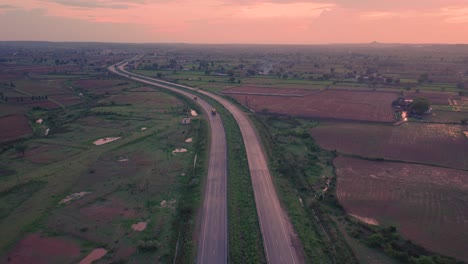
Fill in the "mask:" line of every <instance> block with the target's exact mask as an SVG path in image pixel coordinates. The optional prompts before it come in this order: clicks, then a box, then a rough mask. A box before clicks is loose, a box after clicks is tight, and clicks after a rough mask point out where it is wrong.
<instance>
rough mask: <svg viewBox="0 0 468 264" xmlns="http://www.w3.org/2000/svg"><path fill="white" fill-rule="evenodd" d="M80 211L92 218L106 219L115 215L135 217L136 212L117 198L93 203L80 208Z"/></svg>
mask: <svg viewBox="0 0 468 264" xmlns="http://www.w3.org/2000/svg"><path fill="white" fill-rule="evenodd" d="M80 213H81V214H83V215H85V216H87V217H88V218H90V219H94V220H103V221H108V220H112V219H114V218H116V217H123V218H136V217H138V215H139V214H138V212H137V211H135V210H134V209H130V208H126V207H125V206H124V205H123V204H122V203H121V202H120V201H119V200H117V199H109V200H107V201H106V202H102V203H94V204H92V205H90V206H88V207H84V208H82V209H80Z"/></svg>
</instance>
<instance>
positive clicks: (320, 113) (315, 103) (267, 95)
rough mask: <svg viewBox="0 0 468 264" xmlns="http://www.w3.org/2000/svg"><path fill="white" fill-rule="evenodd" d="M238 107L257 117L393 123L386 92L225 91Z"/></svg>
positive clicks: (390, 98)
mask: <svg viewBox="0 0 468 264" xmlns="http://www.w3.org/2000/svg"><path fill="white" fill-rule="evenodd" d="M226 94H228V95H229V96H231V97H233V98H235V99H236V100H237V101H238V102H239V103H241V104H243V105H245V106H247V107H249V108H251V109H253V110H255V111H256V112H261V113H270V114H278V115H292V116H298V117H305V118H316V119H325V120H352V121H364V122H386V123H390V122H393V121H395V115H394V111H393V109H392V107H391V104H392V102H393V101H394V100H396V99H397V98H398V94H396V93H390V92H369V91H346V90H316V91H313V90H310V91H308V90H303V89H293V91H291V90H290V89H271V88H261V87H250V86H249V87H237V88H232V89H229V90H227V91H226Z"/></svg>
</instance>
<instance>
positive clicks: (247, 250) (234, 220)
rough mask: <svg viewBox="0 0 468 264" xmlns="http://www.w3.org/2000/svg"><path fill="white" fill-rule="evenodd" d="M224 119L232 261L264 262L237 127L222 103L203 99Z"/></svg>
mask: <svg viewBox="0 0 468 264" xmlns="http://www.w3.org/2000/svg"><path fill="white" fill-rule="evenodd" d="M204 99H205V100H207V101H208V102H209V103H210V104H211V105H212V106H213V107H215V108H216V109H217V111H218V113H219V114H220V115H221V116H222V118H223V123H224V129H225V131H226V141H227V145H228V221H229V223H228V226H229V258H230V259H229V261H230V262H231V263H266V259H265V255H264V251H263V242H262V236H261V232H260V225H259V222H258V216H257V210H256V207H255V197H254V193H253V188H252V181H251V179H250V171H249V164H248V161H247V156H246V152H245V147H244V142H243V140H242V134H241V132H240V129H239V126H238V125H237V122H236V121H235V119H234V117H233V116H232V115H231V113H229V112H228V111H227V110H226V109H225V108H224V107H223V106H221V104H219V103H217V102H216V101H214V100H213V99H209V98H204Z"/></svg>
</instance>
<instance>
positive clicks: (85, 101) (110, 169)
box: [0, 66, 207, 263]
mask: <svg viewBox="0 0 468 264" xmlns="http://www.w3.org/2000/svg"><path fill="white" fill-rule="evenodd" d="M44 67H45V66H44ZM5 68H6V70H5V71H7V72H14V73H15V74H10V75H8V77H9V78H11V79H9V80H8V87H7V85H5V84H4V85H3V86H2V84H1V83H0V92H3V93H2V99H3V101H2V103H1V104H0V110H1V117H0V127H2V129H1V131H0V139H1V141H2V146H1V151H0V182H1V184H0V208H1V209H0V233H1V234H2V235H1V236H0V262H1V263H4V262H5V263H35V262H40V263H67V262H73V263H78V262H80V261H81V260H83V259H85V257H87V256H88V255H89V254H91V255H93V254H97V255H100V256H102V259H101V260H100V261H103V262H114V263H116V262H130V263H154V262H159V263H161V262H162V263H168V262H170V261H172V259H173V258H174V256H176V257H177V258H180V259H190V258H192V257H193V256H194V254H195V253H194V252H195V249H194V248H193V245H192V243H191V240H192V238H193V237H192V234H193V229H194V224H195V223H194V221H193V219H195V216H194V215H193V212H195V211H196V208H197V207H198V203H199V200H200V198H201V184H200V183H201V182H202V181H203V178H202V177H203V170H204V163H205V155H206V152H205V150H204V149H205V148H206V145H205V144H206V140H207V138H206V137H207V127H206V123H205V121H204V120H203V115H199V117H197V118H195V119H192V123H191V125H181V124H180V121H181V119H182V118H183V117H186V116H189V115H190V109H197V108H196V106H194V105H192V104H191V103H190V102H189V101H185V100H181V99H180V98H177V97H174V96H173V95H169V94H167V93H163V92H160V91H158V90H155V89H153V88H150V87H145V86H141V85H139V84H137V83H134V82H128V81H126V80H123V79H118V78H114V77H111V78H109V77H108V76H107V75H106V74H105V73H99V72H98V73H96V72H87V73H85V74H81V75H74V74H73V75H67V74H66V73H63V74H61V75H54V74H48V73H49V72H48V71H47V67H45V68H44V69H42V68H41V69H42V70H40V71H39V70H37V72H36V71H35V72H34V73H30V75H29V77H30V78H34V80H32V79H29V78H28V76H26V75H25V74H24V72H22V70H25V68H20V69H21V72H20V74H16V73H17V71H16V70H12V69H11V68H8V67H5ZM18 70H19V69H18ZM33 70H34V69H33ZM38 74H41V75H38ZM10 82H11V83H13V85H10ZM46 95H47V98H45V96H46ZM4 96H7V97H10V98H11V97H14V96H17V97H18V99H16V98H15V100H13V102H12V101H11V100H9V99H10V98H8V99H7V100H5V97H4ZM32 96H35V97H34V99H33V98H32ZM20 98H21V99H20ZM54 102H57V103H54ZM48 104H52V105H50V106H49V105H48ZM38 106H40V107H38ZM193 107H195V108H193ZM197 111H198V109H197ZM198 112H199V111H198ZM199 114H201V113H199ZM36 120H41V121H42V122H41V123H36ZM30 124H32V125H30ZM33 130H34V133H33ZM20 138H21V139H20ZM189 138H190V141H187V139H189ZM14 140H16V141H14ZM5 141H8V142H5ZM10 141H14V142H10ZM96 142H99V144H97V143H96ZM19 145H22V146H24V151H22V149H20V148H17V146H19ZM182 148H183V149H186V150H187V151H186V152H179V153H176V152H174V151H175V150H176V149H182ZM195 155H198V158H197V168H195V169H194V168H193V165H194V156H195ZM198 164H200V165H198ZM181 212H182V213H181ZM187 222H188V223H189V224H186V223H187ZM178 239H180V240H181V241H180V242H179V246H180V248H181V250H179V251H178V252H177V253H176V252H175V249H176V244H177V240H178ZM182 249H183V250H182Z"/></svg>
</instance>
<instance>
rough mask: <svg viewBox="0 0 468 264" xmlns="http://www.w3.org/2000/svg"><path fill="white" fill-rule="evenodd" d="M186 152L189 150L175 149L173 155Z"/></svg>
mask: <svg viewBox="0 0 468 264" xmlns="http://www.w3.org/2000/svg"><path fill="white" fill-rule="evenodd" d="M184 152H187V149H184V148H180V149H174V150H173V151H172V154H176V153H184Z"/></svg>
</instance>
